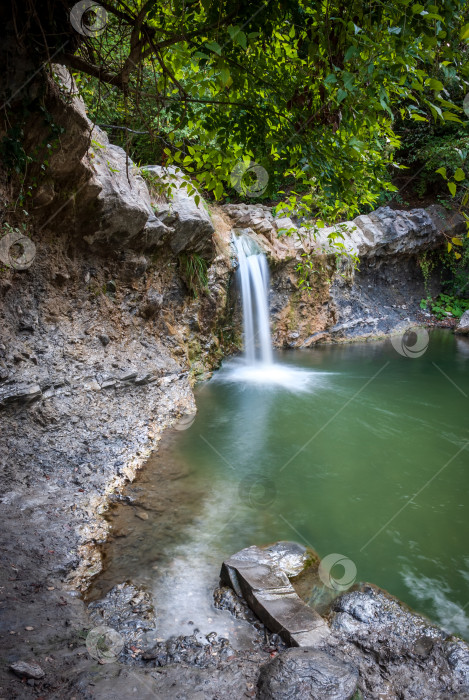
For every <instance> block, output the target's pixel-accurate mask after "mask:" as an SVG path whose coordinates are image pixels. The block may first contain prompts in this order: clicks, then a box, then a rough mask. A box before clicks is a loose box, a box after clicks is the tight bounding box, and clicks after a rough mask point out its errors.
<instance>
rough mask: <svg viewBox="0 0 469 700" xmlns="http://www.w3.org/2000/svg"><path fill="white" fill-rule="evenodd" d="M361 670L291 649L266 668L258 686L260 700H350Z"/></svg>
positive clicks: (321, 653)
mask: <svg viewBox="0 0 469 700" xmlns="http://www.w3.org/2000/svg"><path fill="white" fill-rule="evenodd" d="M357 683H358V670H357V669H356V668H355V667H354V666H353V665H352V664H349V663H345V662H343V661H339V660H338V659H336V658H335V657H334V656H332V654H328V653H326V652H324V651H319V650H317V649H311V648H296V649H288V650H287V651H285V652H283V653H282V654H279V656H277V657H276V658H275V659H273V660H272V661H270V662H269V663H268V664H265V665H264V666H263V667H262V669H261V672H260V676H259V682H258V693H257V698H258V700H311V699H312V698H314V700H349V699H350V698H352V697H353V695H354V693H355V691H356V688H357Z"/></svg>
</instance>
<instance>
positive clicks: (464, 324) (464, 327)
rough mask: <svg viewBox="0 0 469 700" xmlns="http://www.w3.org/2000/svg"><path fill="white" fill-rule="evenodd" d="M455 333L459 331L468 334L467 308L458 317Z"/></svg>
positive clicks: (468, 315)
mask: <svg viewBox="0 0 469 700" xmlns="http://www.w3.org/2000/svg"><path fill="white" fill-rule="evenodd" d="M455 333H461V334H463V335H468V334H469V310H468V311H465V312H464V313H463V315H462V316H461V318H460V319H459V323H458V325H457V328H456V330H455Z"/></svg>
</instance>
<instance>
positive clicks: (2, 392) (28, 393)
mask: <svg viewBox="0 0 469 700" xmlns="http://www.w3.org/2000/svg"><path fill="white" fill-rule="evenodd" d="M41 394H42V391H41V387H40V386H39V384H27V383H24V382H18V383H16V382H11V383H8V384H6V385H4V386H2V388H1V389H0V407H2V406H6V405H7V404H11V403H22V404H25V403H30V402H31V401H34V400H35V399H38V398H39V397H40V396H41Z"/></svg>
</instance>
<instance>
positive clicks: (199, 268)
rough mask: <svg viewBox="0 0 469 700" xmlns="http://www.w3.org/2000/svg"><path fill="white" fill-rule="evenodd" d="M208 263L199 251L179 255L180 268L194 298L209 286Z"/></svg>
mask: <svg viewBox="0 0 469 700" xmlns="http://www.w3.org/2000/svg"><path fill="white" fill-rule="evenodd" d="M207 269H208V263H207V261H206V260H205V258H203V257H202V256H201V255H199V254H198V253H183V254H182V255H180V256H179V270H180V272H181V277H182V278H183V280H184V282H185V283H186V285H187V287H188V288H189V291H190V292H191V293H192V295H193V297H194V298H197V297H198V296H199V293H200V292H202V291H205V290H206V289H207V287H208V277H207Z"/></svg>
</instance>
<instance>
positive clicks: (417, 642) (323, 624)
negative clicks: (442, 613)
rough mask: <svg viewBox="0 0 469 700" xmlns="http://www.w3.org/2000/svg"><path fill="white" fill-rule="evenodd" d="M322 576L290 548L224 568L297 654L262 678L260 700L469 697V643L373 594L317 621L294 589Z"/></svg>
mask: <svg viewBox="0 0 469 700" xmlns="http://www.w3.org/2000/svg"><path fill="white" fill-rule="evenodd" d="M319 566H320V562H319V558H318V557H317V555H315V554H314V553H311V552H308V551H307V550H306V549H305V548H304V547H302V546H300V545H298V544H294V543H288V542H279V543H277V544H275V545H270V546H267V547H265V548H259V547H255V546H254V547H249V548H248V549H244V550H242V551H241V552H238V553H237V554H235V555H233V556H232V557H230V559H228V560H227V561H225V562H224V564H223V566H222V571H221V579H222V582H224V583H226V584H228V585H231V586H232V587H233V589H234V590H235V592H236V593H237V594H238V595H240V596H243V597H244V598H245V599H246V601H247V602H248V604H249V605H250V607H251V608H252V609H253V610H254V611H255V612H256V613H257V614H258V615H259V617H260V619H261V620H262V621H263V622H264V623H265V624H266V626H267V627H268V628H269V629H270V630H271V631H275V632H278V634H280V636H281V637H283V639H284V640H286V641H287V642H288V643H290V644H292V645H293V646H294V647H297V648H291V649H289V650H288V651H285V652H284V653H281V654H280V655H279V656H277V657H276V658H275V659H274V660H272V661H270V662H269V663H268V664H266V665H264V666H263V667H262V668H261V670H260V675H259V680H258V691H257V697H258V698H259V700H267V698H269V699H273V700H284V699H285V698H291V700H303V699H304V700H307V699H311V698H315V699H316V700H349V699H350V698H352V697H361V698H363V699H364V700H372V699H375V698H376V699H378V698H387V699H389V700H394V698H396V699H397V698H403V699H406V700H407V699H410V698H415V699H416V700H417V699H418V700H422V699H423V698H425V699H427V698H428V700H430V699H433V698H435V699H436V698H438V699H439V700H442V699H443V698H448V700H449V698H459V699H461V698H467V697H469V645H468V644H467V643H466V642H464V641H463V640H461V639H458V638H456V637H453V636H451V635H449V634H448V633H446V632H445V631H444V630H442V629H439V628H438V627H436V626H435V625H432V624H431V623H430V622H429V621H428V620H426V619H425V618H423V617H421V616H419V615H416V614H414V613H413V612H411V611H410V610H408V609H407V608H406V607H405V606H404V605H403V604H402V603H400V602H399V601H398V600H397V599H396V598H393V597H392V596H390V595H389V594H388V593H386V592H385V591H383V590H381V589H379V588H377V587H376V586H373V585H371V584H362V585H357V586H354V587H353V588H352V589H351V590H350V591H348V592H346V593H343V594H342V595H339V596H338V597H336V598H335V599H333V600H332V602H331V603H330V604H329V605H328V606H327V607H326V609H325V610H324V611H323V612H322V615H319V613H318V612H317V611H315V610H314V609H312V608H311V607H309V606H307V605H306V603H304V602H303V601H302V600H301V599H300V597H299V596H298V594H297V593H296V592H295V589H294V582H295V580H296V578H297V577H298V576H299V575H301V574H302V572H304V570H305V568H306V567H313V568H315V569H318V567H319ZM290 579H291V580H290ZM292 583H293V585H292ZM357 691H359V695H356V696H355V693H356V692H357Z"/></svg>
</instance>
